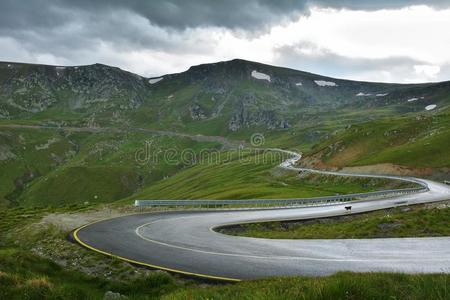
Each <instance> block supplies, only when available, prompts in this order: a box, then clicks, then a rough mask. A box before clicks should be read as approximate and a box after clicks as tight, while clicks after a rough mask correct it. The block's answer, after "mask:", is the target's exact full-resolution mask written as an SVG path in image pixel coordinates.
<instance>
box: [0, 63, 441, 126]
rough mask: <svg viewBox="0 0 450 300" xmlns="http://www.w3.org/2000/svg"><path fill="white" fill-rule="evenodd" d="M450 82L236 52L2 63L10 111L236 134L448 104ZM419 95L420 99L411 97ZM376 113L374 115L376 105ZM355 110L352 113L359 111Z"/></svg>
mask: <svg viewBox="0 0 450 300" xmlns="http://www.w3.org/2000/svg"><path fill="white" fill-rule="evenodd" d="M449 91H450V81H447V82H439V83H422V84H395V83H376V82H360V81H352V80H348V79H336V78H332V77H327V76H322V75H317V74H313V73H308V72H304V71H298V70H294V69H289V68H284V67H277V66H271V65H267V64H262V63H257V62H252V61H247V60H242V59H233V60H230V61H222V62H216V63H212V64H200V65H196V66H191V67H190V68H189V69H188V70H186V71H184V72H180V73H173V74H166V75H162V76H160V77H150V78H148V77H142V76H140V75H137V74H134V73H132V72H128V71H124V70H122V69H120V68H118V67H112V66H108V65H104V64H92V65H85V66H51V65H41V64H25V63H8V62H0V119H6V120H14V119H21V120H23V119H25V120H28V121H31V120H32V121H33V122H38V123H40V124H42V123H46V122H47V123H48V122H51V123H54V122H58V123H63V124H68V125H70V126H137V127H149V128H170V129H172V130H176V131H188V132H197V131H198V132H199V133H204V134H211V135H227V134H230V133H233V132H238V131H242V130H247V129H250V128H254V129H258V130H276V129H287V128H291V127H296V126H305V125H308V126H309V125H316V124H317V123H320V122H325V121H326V120H329V118H332V119H333V118H337V117H338V116H340V117H341V118H348V117H349V116H350V119H351V120H349V122H350V123H351V122H354V121H358V120H364V119H366V120H368V119H370V118H373V117H379V116H389V115H393V114H398V113H413V114H414V113H416V114H417V113H421V112H423V111H424V110H425V107H426V106H427V105H430V104H432V105H436V107H437V108H436V109H437V110H439V109H441V108H442V107H447V106H448V104H449V99H448V97H447V95H448V94H449ZM410 100H411V101H410ZM369 111H370V112H371V113H370V114H368V112H369ZM351 115H352V116H351Z"/></svg>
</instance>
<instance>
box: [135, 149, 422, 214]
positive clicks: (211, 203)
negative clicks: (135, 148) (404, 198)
mask: <svg viewBox="0 0 450 300" xmlns="http://www.w3.org/2000/svg"><path fill="white" fill-rule="evenodd" d="M265 150H269V151H280V152H284V153H287V154H289V155H291V158H288V159H286V160H285V161H283V162H282V163H281V164H280V167H281V168H284V169H288V170H294V171H300V172H314V173H321V174H328V175H338V176H355V177H373V178H387V179H397V180H403V181H407V182H414V183H416V184H419V185H420V186H421V187H417V188H406V189H397V190H382V191H376V192H368V193H357V194H347V195H336V196H325V197H313V198H292V199H245V200H201V199H200V200H135V202H134V206H136V207H158V206H160V207H178V206H182V207H187V206H191V207H200V208H201V207H207V208H211V207H214V208H215V207H223V206H249V207H273V206H275V207H276V206H278V207H287V206H308V205H326V204H333V203H341V202H348V201H353V200H364V199H368V198H371V197H378V198H379V197H392V196H397V195H404V194H412V193H420V192H427V191H429V189H428V185H427V184H426V183H425V182H424V181H422V180H420V179H417V178H406V177H400V176H392V175H374V174H367V175H366V174H351V173H348V174H346V173H341V172H334V171H319V170H312V169H305V168H297V167H294V165H295V163H296V162H297V161H298V160H300V159H301V157H302V156H301V154H298V153H295V152H293V151H287V150H282V149H278V148H268V149H265Z"/></svg>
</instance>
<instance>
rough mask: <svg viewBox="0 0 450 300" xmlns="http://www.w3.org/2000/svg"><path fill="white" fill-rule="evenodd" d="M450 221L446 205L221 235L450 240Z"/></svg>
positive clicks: (256, 226) (274, 224)
mask: <svg viewBox="0 0 450 300" xmlns="http://www.w3.org/2000/svg"><path fill="white" fill-rule="evenodd" d="M445 203H446V204H445ZM449 220H450V206H449V202H444V203H443V204H422V205H414V206H408V207H397V208H392V209H385V210H380V211H375V212H369V213H363V214H357V215H348V216H343V217H334V218H323V219H315V220H299V221H286V222H267V223H253V224H243V225H237V226H232V227H225V228H221V229H219V231H220V232H222V233H226V234H231V235H239V236H248V237H257V238H269V239H358V238H393V237H431V236H434V237H436V236H450V226H449V223H448V221H449Z"/></svg>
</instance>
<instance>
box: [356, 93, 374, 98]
mask: <svg viewBox="0 0 450 300" xmlns="http://www.w3.org/2000/svg"><path fill="white" fill-rule="evenodd" d="M369 96H372V94H370V93H367V94H365V93H363V92H359V93H358V94H356V97H369Z"/></svg>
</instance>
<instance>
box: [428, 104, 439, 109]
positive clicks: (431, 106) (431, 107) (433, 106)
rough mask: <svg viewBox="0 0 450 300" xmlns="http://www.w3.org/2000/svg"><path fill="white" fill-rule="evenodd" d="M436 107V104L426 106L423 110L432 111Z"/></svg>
mask: <svg viewBox="0 0 450 300" xmlns="http://www.w3.org/2000/svg"><path fill="white" fill-rule="evenodd" d="M436 106H437V105H436V104H430V105H427V106H425V110H433V109H435V108H436Z"/></svg>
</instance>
